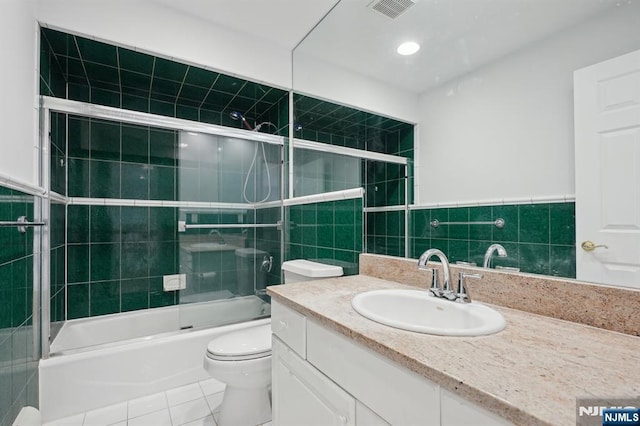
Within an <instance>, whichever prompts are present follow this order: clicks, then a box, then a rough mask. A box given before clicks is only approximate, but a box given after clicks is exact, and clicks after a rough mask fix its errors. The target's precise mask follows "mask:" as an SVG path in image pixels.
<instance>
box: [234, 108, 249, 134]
mask: <svg viewBox="0 0 640 426" xmlns="http://www.w3.org/2000/svg"><path fill="white" fill-rule="evenodd" d="M229 116H230V117H231V118H232V119H234V120H240V121H242V124H243V125H244V127H246V128H247V130H253V128H252V127H251V125H250V124H249V122H248V121H247V119H246V118H244V115H242V114H241V113H239V112H238V111H231V113H230V114H229Z"/></svg>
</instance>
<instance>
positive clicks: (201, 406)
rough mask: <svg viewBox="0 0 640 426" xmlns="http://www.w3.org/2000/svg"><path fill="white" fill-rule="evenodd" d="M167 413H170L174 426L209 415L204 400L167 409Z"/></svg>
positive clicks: (207, 406)
mask: <svg viewBox="0 0 640 426" xmlns="http://www.w3.org/2000/svg"><path fill="white" fill-rule="evenodd" d="M169 412H170V413H171V421H172V422H173V424H174V425H175V426H178V425H182V424H184V423H188V422H191V421H194V420H198V419H201V418H203V417H207V416H209V415H211V410H210V409H209V405H208V404H207V400H206V399H204V398H200V399H196V400H194V401H189V402H185V403H184V404H180V405H175V406H173V407H170V408H169Z"/></svg>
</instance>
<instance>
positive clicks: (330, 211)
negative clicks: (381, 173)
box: [287, 198, 362, 273]
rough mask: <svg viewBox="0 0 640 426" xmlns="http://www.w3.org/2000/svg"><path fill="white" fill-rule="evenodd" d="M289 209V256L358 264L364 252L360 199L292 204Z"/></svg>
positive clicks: (290, 257) (289, 257)
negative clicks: (359, 257)
mask: <svg viewBox="0 0 640 426" xmlns="http://www.w3.org/2000/svg"><path fill="white" fill-rule="evenodd" d="M287 210H288V217H289V220H290V226H289V244H288V259H331V260H337V261H340V262H348V263H352V264H354V265H357V263H358V255H359V254H360V252H361V251H362V199H361V198H355V199H350V200H340V201H328V202H322V203H314V204H304V205H298V206H291V207H287ZM351 273H353V272H351ZM355 273H357V268H356V271H355Z"/></svg>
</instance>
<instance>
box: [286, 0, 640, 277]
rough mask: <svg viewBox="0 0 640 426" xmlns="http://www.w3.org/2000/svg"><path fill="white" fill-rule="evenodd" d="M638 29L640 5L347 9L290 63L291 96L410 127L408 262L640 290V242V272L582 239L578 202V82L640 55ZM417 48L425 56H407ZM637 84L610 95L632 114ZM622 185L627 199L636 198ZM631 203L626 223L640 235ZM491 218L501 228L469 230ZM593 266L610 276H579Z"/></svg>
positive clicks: (415, 3) (467, 3)
mask: <svg viewBox="0 0 640 426" xmlns="http://www.w3.org/2000/svg"><path fill="white" fill-rule="evenodd" d="M638 22H640V1H639V0H625V1H620V0H561V1H558V0H516V1H514V0H458V1H455V2H443V1H438V0H374V1H371V0H341V1H338V2H336V4H335V6H334V8H333V9H332V10H331V11H330V12H329V13H328V14H327V15H326V16H325V18H324V19H323V20H322V21H321V22H320V23H319V24H318V25H317V26H316V27H315V28H314V29H313V31H311V32H310V33H309V34H308V35H307V37H306V38H305V39H304V40H303V41H302V42H301V43H300V44H299V45H298V46H297V47H296V49H295V50H294V52H293V89H294V92H296V93H297V94H301V95H304V96H309V97H314V98H317V99H324V100H327V101H330V102H334V103H339V104H343V105H346V106H349V107H352V108H358V109H361V110H363V111H366V112H370V113H375V114H380V115H383V116H387V117H389V118H392V119H395V120H400V121H403V122H406V123H412V124H415V150H414V151H413V152H412V154H411V155H412V156H413V158H412V160H413V164H414V166H415V167H414V178H415V180H414V182H413V195H414V197H413V200H412V201H413V204H412V206H411V209H410V212H409V214H408V218H409V219H410V220H409V221H408V223H409V226H408V227H407V228H406V229H403V230H402V231H403V232H404V233H405V234H406V235H408V237H409V240H410V242H409V244H408V251H407V253H406V254H407V255H408V257H414V258H415V257H417V256H419V255H420V253H421V252H422V251H423V250H424V249H426V248H429V247H438V248H442V249H443V251H445V252H446V253H447V255H448V256H449V257H450V259H451V260H452V261H454V262H455V261H465V262H471V263H475V264H477V265H478V266H482V264H483V260H484V254H485V252H486V249H487V248H488V247H489V246H490V245H491V244H494V243H499V244H501V245H502V246H504V247H505V249H506V251H507V252H508V256H507V257H505V258H500V257H495V258H494V259H493V260H492V266H493V267H495V266H498V267H505V268H514V269H519V270H520V271H521V272H528V273H536V274H543V275H552V276H561V277H568V278H578V279H581V280H586V281H594V282H601V283H605V284H612V285H621V286H626V287H636V288H637V287H640V273H638V272H636V271H640V266H639V265H640V243H639V244H636V246H635V248H636V250H635V252H636V253H635V255H634V256H631V257H632V258H635V259H637V260H633V259H632V260H624V261H616V260H615V256H617V255H616V250H615V247H613V246H614V244H613V243H610V242H608V241H602V240H601V237H599V236H597V235H595V236H591V235H583V234H581V231H580V228H579V226H580V224H581V223H582V222H584V221H585V218H587V217H591V218H593V217H592V216H593V215H594V214H595V213H594V212H593V210H591V211H588V210H585V208H583V207H582V204H581V201H580V199H579V197H578V198H577V197H576V195H577V194H580V193H581V192H580V190H578V191H577V189H576V188H580V185H581V183H580V182H578V181H577V178H576V169H580V167H581V166H580V164H578V163H577V160H576V158H579V157H580V156H579V155H578V156H576V148H575V147H576V146H577V145H576V144H577V143H580V141H578V142H576V138H575V135H576V134H577V133H578V134H579V132H578V131H577V130H576V125H575V124H574V117H575V114H574V113H575V110H576V109H577V108H578V107H577V106H575V105H574V91H575V89H574V72H575V71H577V70H580V69H583V68H585V67H590V66H593V65H594V64H598V63H601V62H603V61H607V60H610V59H612V58H617V57H620V56H621V55H625V54H630V53H631V52H634V51H638V50H640V26H639V25H638ZM409 41H410V42H414V43H417V44H418V45H419V50H418V51H417V52H416V53H415V54H412V55H402V54H400V53H399V52H398V50H397V49H398V47H399V46H400V45H401V44H402V43H405V42H409ZM639 63H640V62H639ZM636 66H637V65H636ZM625 75H627V74H625ZM629 75H631V76H632V77H630V78H627V79H626V80H628V81H627V83H629V86H628V87H629V89H628V90H626V89H625V88H624V87H622V86H619V87H618V86H616V87H614V88H613V89H611V90H612V91H611V92H610V93H609V92H607V93H609V94H608V95H607V96H610V98H611V99H613V98H615V97H617V98H619V100H624V99H627V98H629V99H630V103H629V105H628V106H629V107H630V108H631V107H635V106H634V105H636V106H637V105H640V93H636V92H640V77H637V75H640V73H638V74H633V73H631V74H629ZM634 76H635V77H634ZM628 93H631V95H627V94H628ZM625 96H626V98H625ZM633 99H635V103H634V102H633ZM621 102H622V101H621ZM576 105H578V104H576ZM294 115H295V110H294ZM631 133H632V136H631V137H630V139H629V140H633V141H638V143H640V136H637V135H638V134H639V133H635V130H634V129H633V128H631ZM629 143H632V142H629ZM633 149H635V148H633ZM633 149H632V151H630V152H635V151H633ZM580 161H581V160H580ZM627 163H628V167H627V168H628V169H629V170H631V169H633V170H638V168H637V164H640V159H638V160H634V161H631V162H627ZM611 164H613V163H611ZM625 164H626V163H625ZM625 167H626V166H625ZM608 176H609V178H611V176H613V175H612V174H609V175H608ZM616 176H617V177H616V179H619V180H618V181H617V184H618V185H619V187H620V188H621V190H620V194H622V193H623V192H625V191H626V190H625V191H623V190H622V188H627V189H628V190H629V191H631V190H632V188H635V180H637V177H636V178H635V180H634V185H626V183H625V181H624V179H627V177H625V176H623V175H616ZM609 178H608V179H609ZM611 179H613V178H611ZM611 179H609V180H610V181H611ZM632 180H633V179H632ZM582 185H583V186H582V188H584V187H585V184H582ZM610 186H611V185H610ZM626 192H628V191H626ZM620 197H623V198H624V197H627V198H628V199H629V200H634V199H636V197H638V198H640V197H639V195H638V194H629V193H625V194H622V195H620V196H619V198H620ZM627 198H625V199H627ZM620 199H622V198H620ZM624 204H625V203H618V204H616V205H620V206H622V205H624ZM626 204H627V205H629V206H630V208H631V209H632V210H631V211H629V212H627V213H628V214H626V213H625V214H624V215H620V218H619V219H620V220H622V221H624V223H625V224H628V225H629V226H628V228H633V227H634V226H635V225H634V224H635V223H637V224H639V225H640V209H637V208H636V207H634V205H635V203H634V202H628V203H626ZM622 216H624V217H622ZM497 218H502V219H504V220H505V226H504V227H503V228H497V227H494V226H492V225H475V224H474V223H476V222H483V223H484V222H492V221H494V220H495V219H497ZM434 219H438V220H439V221H440V222H454V223H459V222H469V224H465V225H454V224H452V225H444V226H439V227H437V228H435V227H433V226H432V225H430V223H431V222H432V221H433V220H434ZM620 223H622V222H620ZM576 224H578V227H576ZM625 226H627V225H625ZM613 228H615V226H613ZM637 229H640V228H638V227H636V231H637ZM636 233H637V232H636ZM599 238H600V239H599ZM602 238H604V237H602ZM582 240H585V241H586V240H592V241H593V242H594V244H595V245H600V244H602V245H609V246H611V247H609V248H604V247H598V248H596V249H595V250H593V251H585V250H583V249H582V248H581V243H582ZM576 241H577V243H576ZM629 247H631V246H629ZM629 247H627V251H628V250H629ZM594 259H595V260H597V261H601V263H602V262H604V263H606V264H607V265H609V266H608V267H609V269H611V270H609V272H602V271H601V272H597V273H591V272H583V271H584V270H585V269H584V268H583V267H582V266H581V265H582V263H584V262H585V261H587V262H588V261H593V260H594ZM605 261H606V262H605ZM581 262H582V263H581ZM634 262H635V263H634ZM612 265H613V266H612ZM615 265H617V266H615ZM612 268H613V269H616V268H618V269H617V270H616V271H613V269H612ZM605 269H606V268H605ZM635 274H638V275H637V278H634V277H635V276H636V275H635Z"/></svg>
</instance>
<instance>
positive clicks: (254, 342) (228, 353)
mask: <svg viewBox="0 0 640 426" xmlns="http://www.w3.org/2000/svg"><path fill="white" fill-rule="evenodd" d="M270 355H271V325H270V324H265V325H260V326H257V327H250V328H246V329H243V330H238V331H234V332H232V333H227V334H223V335H222V336H219V337H216V338H215V339H213V340H212V341H210V342H209V344H208V345H207V358H210V359H213V360H216V361H242V360H250V359H258V358H264V357H267V356H270Z"/></svg>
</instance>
